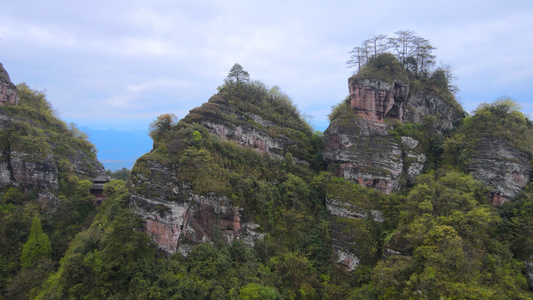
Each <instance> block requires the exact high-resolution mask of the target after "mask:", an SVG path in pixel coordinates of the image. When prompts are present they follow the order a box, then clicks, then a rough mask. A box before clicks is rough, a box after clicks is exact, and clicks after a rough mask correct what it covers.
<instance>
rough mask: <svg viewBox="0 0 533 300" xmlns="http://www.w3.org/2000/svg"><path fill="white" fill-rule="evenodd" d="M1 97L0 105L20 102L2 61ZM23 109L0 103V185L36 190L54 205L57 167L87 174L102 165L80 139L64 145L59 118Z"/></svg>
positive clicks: (83, 175) (43, 200)
mask: <svg viewBox="0 0 533 300" xmlns="http://www.w3.org/2000/svg"><path fill="white" fill-rule="evenodd" d="M0 100H1V101H2V103H0V105H2V104H10V105H19V103H18V99H17V89H16V87H15V85H14V84H13V83H12V82H11V81H10V79H9V75H8V74H7V72H6V71H5V70H4V68H3V66H2V65H1V64H0ZM26 109H27V108H25V109H18V110H14V109H12V107H10V106H4V107H0V136H1V138H2V141H1V143H0V189H2V188H8V187H10V186H15V187H20V188H24V189H26V190H28V191H29V190H33V191H36V192H37V193H38V195H39V200H40V201H41V200H42V202H43V203H45V205H44V206H46V207H53V203H52V202H54V201H55V196H54V195H53V193H54V192H55V191H56V190H57V189H58V188H59V180H60V178H59V177H60V171H62V172H65V173H71V174H75V175H77V176H81V177H83V178H89V177H92V176H95V175H97V174H100V173H102V172H103V171H104V168H103V165H102V164H101V163H100V162H99V161H98V160H97V159H96V155H94V153H92V152H91V150H89V149H86V148H84V146H83V143H82V145H80V144H78V143H77V142H76V141H72V142H73V145H66V144H65V143H68V142H67V139H62V138H61V139H60V138H58V136H61V135H67V134H68V131H67V129H66V126H64V127H61V124H62V123H61V121H59V120H56V119H55V117H50V116H48V118H49V119H48V120H47V119H46V117H42V116H38V117H42V118H41V119H39V120H37V119H35V118H38V117H35V115H38V114H39V113H40V112H32V113H31V114H30V113H25V111H26ZM44 115H46V114H43V116H44ZM43 120H45V121H43ZM47 122H51V123H47ZM51 136H55V137H56V139H55V140H52V139H51ZM84 142H86V141H84ZM66 149H69V151H66ZM60 165H61V166H60ZM61 168H63V169H61ZM60 169H61V170H60Z"/></svg>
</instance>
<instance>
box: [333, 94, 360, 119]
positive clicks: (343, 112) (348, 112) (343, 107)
mask: <svg viewBox="0 0 533 300" xmlns="http://www.w3.org/2000/svg"><path fill="white" fill-rule="evenodd" d="M341 116H347V117H348V118H351V117H353V116H354V114H353V110H352V107H351V98H350V96H348V97H346V98H345V99H344V101H342V102H341V103H339V104H337V105H333V106H332V107H331V113H330V114H329V115H328V118H329V121H330V122H333V121H334V120H336V119H337V118H339V117H341Z"/></svg>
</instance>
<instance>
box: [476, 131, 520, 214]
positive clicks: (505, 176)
mask: <svg viewBox="0 0 533 300" xmlns="http://www.w3.org/2000/svg"><path fill="white" fill-rule="evenodd" d="M468 169H469V172H471V173H472V175H473V176H474V178H476V179H477V180H479V181H481V182H482V183H484V184H485V185H487V186H488V187H489V189H490V190H491V191H492V195H491V203H492V205H494V206H500V205H502V204H503V203H505V202H506V201H509V200H510V199H512V198H513V197H515V196H516V195H517V194H518V193H519V192H520V191H521V190H522V189H523V188H524V187H525V186H526V185H527V184H528V183H529V181H530V179H531V164H530V162H529V156H528V155H527V154H526V153H523V152H520V151H519V150H517V149H516V148H513V147H511V146H510V145H509V144H508V143H507V142H505V141H504V140H503V139H501V138H498V137H490V138H486V137H483V138H481V139H480V141H479V142H478V143H477V145H476V147H475V151H474V153H473V154H472V156H471V158H470V165H469V167H468Z"/></svg>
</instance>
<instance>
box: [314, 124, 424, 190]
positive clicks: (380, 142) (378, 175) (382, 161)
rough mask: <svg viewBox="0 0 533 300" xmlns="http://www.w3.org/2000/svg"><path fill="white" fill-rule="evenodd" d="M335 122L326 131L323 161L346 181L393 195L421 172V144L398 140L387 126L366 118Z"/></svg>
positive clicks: (422, 155)
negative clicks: (402, 182) (402, 184)
mask: <svg viewBox="0 0 533 300" xmlns="http://www.w3.org/2000/svg"><path fill="white" fill-rule="evenodd" d="M342 123H343V122H333V123H332V124H331V125H330V126H329V128H328V129H327V130H326V131H325V133H324V137H325V140H326V148H325V150H324V153H323V155H324V159H325V161H326V162H327V163H328V165H329V166H330V168H331V169H333V171H334V172H335V173H336V174H337V175H338V176H341V177H343V178H344V179H347V180H350V181H352V182H356V183H359V184H360V185H362V186H366V187H372V188H376V189H378V190H381V191H383V192H385V193H387V194H388V193H390V192H392V191H394V190H397V189H398V188H399V187H400V181H401V180H402V179H403V180H406V181H412V180H413V179H414V177H416V176H417V175H419V174H420V173H421V172H422V169H423V167H424V162H425V161H426V156H425V154H423V153H419V149H418V148H419V147H417V146H418V141H416V140H414V139H412V138H410V137H401V139H398V138H397V137H396V136H395V135H393V134H392V133H391V129H392V127H391V126H390V125H388V124H386V123H383V122H379V121H376V120H373V119H366V118H364V117H356V118H354V119H353V120H351V121H349V123H348V122H347V121H345V124H342Z"/></svg>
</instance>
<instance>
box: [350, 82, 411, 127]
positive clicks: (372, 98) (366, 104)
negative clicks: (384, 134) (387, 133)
mask: <svg viewBox="0 0 533 300" xmlns="http://www.w3.org/2000/svg"><path fill="white" fill-rule="evenodd" d="M348 87H349V89H350V97H351V107H352V109H354V110H356V111H357V112H358V113H359V115H362V116H364V117H366V118H367V119H372V120H379V121H383V118H384V117H385V116H387V115H388V114H389V113H391V114H394V115H395V116H398V118H399V119H401V118H402V103H403V102H405V101H406V100H407V96H408V95H409V86H407V85H405V84H403V83H402V82H400V81H396V82H394V83H393V84H389V83H387V82H385V81H383V80H376V79H367V78H350V79H349V80H348ZM393 109H394V110H393ZM391 110H393V111H392V112H391Z"/></svg>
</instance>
